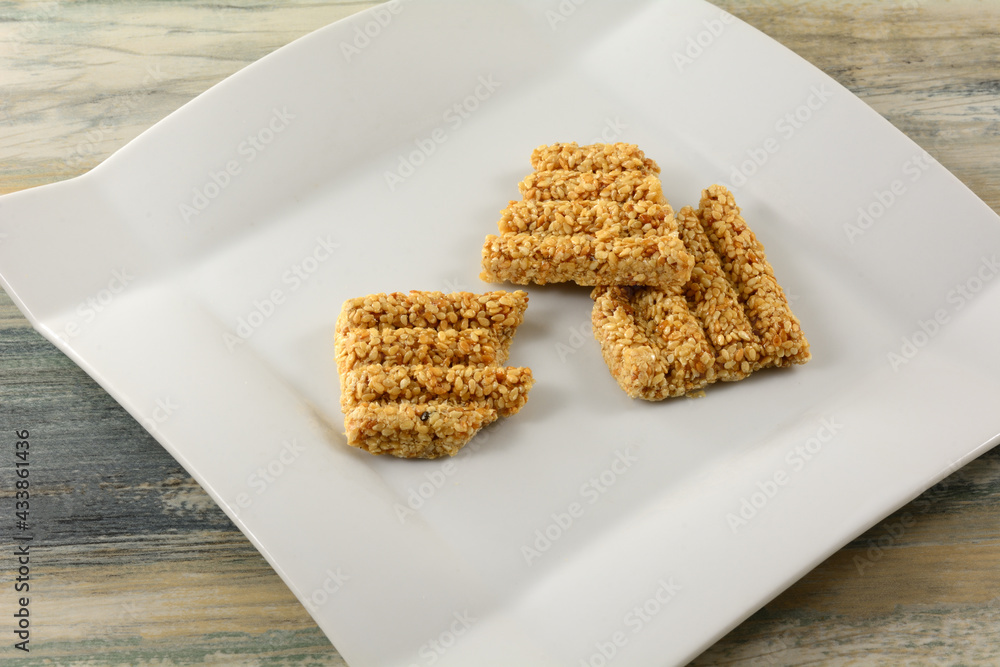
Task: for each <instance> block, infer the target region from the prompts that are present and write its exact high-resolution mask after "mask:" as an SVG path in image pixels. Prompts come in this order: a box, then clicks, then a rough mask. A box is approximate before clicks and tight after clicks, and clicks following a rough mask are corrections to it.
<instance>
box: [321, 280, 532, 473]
mask: <svg viewBox="0 0 1000 667" xmlns="http://www.w3.org/2000/svg"><path fill="white" fill-rule="evenodd" d="M527 304H528V296H527V294H525V293H524V292H521V291H518V292H512V293H508V292H489V293H486V294H471V293H468V292H458V293H453V294H443V293H441V292H418V291H413V292H409V293H407V294H403V293H393V294H374V295H370V296H366V297H361V298H357V299H350V300H348V301H347V302H345V303H344V306H343V308H342V310H341V313H340V317H339V318H338V320H337V327H336V341H335V342H336V358H337V370H338V372H339V374H340V383H341V399H340V401H341V408H342V410H343V412H344V414H345V420H344V424H345V430H346V432H347V440H348V444H350V445H352V446H355V447H359V448H361V449H365V450H367V451H369V452H371V453H373V454H390V455H392V456H397V457H402V458H437V457H440V456H453V455H454V454H456V453H457V452H458V451H459V450H460V449H461V448H462V447H463V446H464V445H465V444H466V443H467V442H468V441H469V440H470V439H472V437H473V436H474V435H475V434H476V433H477V432H478V431H479V430H480V429H481V428H482V427H483V426H485V425H487V424H489V423H491V422H493V421H496V419H497V418H499V417H506V416H510V415H513V414H515V413H516V412H517V411H518V410H520V409H521V407H523V406H524V404H525V402H526V401H527V399H528V392H529V390H530V389H531V386H532V384H533V377H532V374H531V371H530V369H527V368H513V367H505V366H502V365H501V364H502V363H504V362H505V361H506V359H507V357H508V353H509V350H510V344H511V341H512V339H513V336H514V332H515V330H516V329H517V327H518V326H519V325H520V324H521V322H522V321H523V320H524V312H525V309H526V308H527Z"/></svg>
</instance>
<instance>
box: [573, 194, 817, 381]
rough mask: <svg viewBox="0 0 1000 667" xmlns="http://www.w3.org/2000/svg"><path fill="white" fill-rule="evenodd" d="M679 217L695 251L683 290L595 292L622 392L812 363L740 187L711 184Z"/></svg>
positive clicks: (599, 326)
mask: <svg viewBox="0 0 1000 667" xmlns="http://www.w3.org/2000/svg"><path fill="white" fill-rule="evenodd" d="M678 221H679V226H680V236H681V238H682V239H683V241H684V244H685V245H686V246H687V248H688V250H689V251H690V252H691V253H692V254H693V255H694V257H695V267H694V270H693V271H692V274H691V280H690V281H689V282H688V283H687V284H686V285H685V286H684V287H683V288H681V289H674V290H660V289H655V288H649V287H598V288H596V289H595V290H594V291H593V294H592V297H593V299H594V311H593V324H594V335H595V337H596V338H597V340H598V341H599V342H600V344H601V350H602V354H603V355H604V358H605V361H606V362H607V364H608V367H609V368H610V370H611V373H612V375H613V376H614V377H615V379H616V380H617V381H618V383H619V385H620V386H621V387H622V389H623V390H624V391H625V392H626V393H627V394H628V395H629V396H632V397H633V398H635V397H639V398H644V399H647V400H661V399H663V398H667V397H670V396H681V395H684V394H688V393H691V392H692V391H696V390H698V389H701V388H702V387H704V386H706V385H708V384H710V383H712V382H715V381H719V380H721V381H735V380H741V379H743V378H745V377H746V376H747V375H749V374H750V373H752V372H754V371H756V370H759V369H761V368H767V367H770V366H787V365H789V364H802V363H805V362H806V361H808V360H809V358H810V353H809V343H808V342H807V341H806V339H805V336H804V335H803V334H802V330H801V327H800V325H799V321H798V320H797V319H796V318H795V316H794V315H793V314H792V312H791V309H790V307H789V305H788V300H787V299H786V298H785V295H784V292H783V291H782V289H781V286H780V285H778V283H777V281H776V280H775V278H774V271H773V269H772V268H771V265H770V264H769V263H768V262H767V258H766V257H765V255H764V247H763V245H762V244H761V243H760V241H758V240H757V237H756V236H755V235H754V233H753V231H751V230H750V228H749V227H748V226H747V224H746V221H745V220H744V219H743V217H742V215H741V214H740V210H739V208H738V207H737V206H736V203H735V201H734V199H733V196H732V193H730V192H729V191H728V190H726V189H725V188H723V187H721V186H712V187H710V188H708V189H707V190H706V191H705V192H704V193H703V194H702V199H701V203H700V207H699V208H698V210H694V209H692V208H690V207H685V208H683V209H681V211H680V212H679V213H678Z"/></svg>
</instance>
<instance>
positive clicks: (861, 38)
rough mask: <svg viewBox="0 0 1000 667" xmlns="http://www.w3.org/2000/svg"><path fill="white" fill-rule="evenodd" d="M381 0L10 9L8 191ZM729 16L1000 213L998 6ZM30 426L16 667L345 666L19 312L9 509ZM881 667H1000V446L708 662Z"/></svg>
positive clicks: (10, 408)
mask: <svg viewBox="0 0 1000 667" xmlns="http://www.w3.org/2000/svg"><path fill="white" fill-rule="evenodd" d="M539 1H549V0H539ZM606 1H607V0H606ZM551 3H552V4H553V5H555V4H557V3H556V2H555V0H551ZM373 4H377V3H372V2H346V1H345V2H319V1H310V0H285V1H284V2H281V3H277V2H267V1H265V0H202V1H199V2H184V1H182V0H126V1H122V0H90V1H88V2H35V1H32V2H24V1H11V0H0V193H7V192H13V191H16V190H21V189H23V188H28V187H32V186H37V185H42V184H44V183H51V182H53V181H58V180H62V179H65V178H69V177H72V176H76V175H79V174H82V173H84V172H85V171H87V170H88V169H90V168H92V167H93V166H94V165H96V164H98V163H99V162H101V161H102V160H103V159H104V158H106V157H107V156H109V155H110V154H111V153H112V152H114V151H115V150H116V149H118V148H119V147H121V146H122V145H124V144H125V143H126V142H128V141H129V140H130V139H132V138H133V137H135V136H136V135H137V134H138V133H139V132H141V131H142V130H143V129H145V128H147V127H148V126H150V125H152V124H153V123H155V122H156V121H158V120H159V119H161V118H162V117H164V116H165V115H167V114H168V113H169V112H171V111H173V110H174V109H176V108H177V107H179V106H180V105H181V104H183V103H184V102H186V101H187V100H189V99H191V98H192V97H194V96H195V95H197V94H199V93H201V92H202V91H204V90H205V89H206V88H208V87H209V86H211V85H212V84H214V83H216V82H217V81H219V80H221V79H223V78H225V77H226V76H228V75H230V74H232V73H233V72H235V71H237V70H238V69H240V68H241V67H243V66H245V65H247V64H248V63H250V62H252V61H254V60H256V59H258V58H260V57H261V56H263V55H265V54H267V53H268V52H270V51H272V50H274V49H275V48H277V47H279V46H281V45H283V44H285V43H287V42H289V41H291V40H293V39H295V38H296V37H299V36H301V35H303V34H306V33H308V32H310V31H312V30H314V29H316V28H319V27H321V26H323V25H326V24H327V23H330V22H332V21H335V20H337V19H340V18H342V17H344V16H347V15H349V14H351V13H353V12H356V11H359V10H361V9H364V8H366V7H369V6H371V5H373ZM719 4H720V5H721V6H722V7H724V8H725V9H727V10H728V11H730V12H731V13H732V14H734V15H736V16H737V17H739V18H741V19H743V20H745V21H747V22H749V23H750V24H752V25H754V26H756V27H758V28H760V29H761V30H763V31H764V32H765V33H767V34H769V35H771V36H772V37H774V38H775V39H777V40H779V41H780V42H782V43H784V44H786V45H787V46H789V47H790V48H791V49H793V50H794V51H796V52H797V53H799V54H800V55H802V56H803V57H805V58H806V59H807V60H809V61H811V62H812V63H814V64H815V65H817V66H818V67H820V68H821V69H822V70H824V71H825V72H827V73H828V74H830V75H831V76H832V77H833V78H835V79H836V80H838V81H840V82H841V83H843V84H844V85H845V86H847V87H848V88H849V89H851V90H852V91H853V92H855V93H856V94H857V95H859V96H860V97H861V98H862V99H864V100H865V101H866V102H868V104H870V105H871V106H872V107H874V108H875V109H876V110H877V111H878V112H879V113H881V114H883V115H884V116H885V117H886V118H888V119H889V120H890V121H891V122H892V123H893V124H895V125H896V126H897V127H899V128H900V129H901V130H903V131H904V132H905V133H907V134H908V135H909V136H910V137H911V138H913V139H914V140H915V141H916V142H917V143H919V144H920V145H922V146H923V147H924V148H925V149H926V150H927V151H928V152H929V153H930V154H931V155H933V156H934V157H935V158H936V159H937V160H938V161H940V162H941V163H942V164H943V165H944V166H945V167H946V168H948V169H950V170H951V171H952V172H954V173H955V174H956V175H957V176H958V177H959V178H960V179H961V180H962V181H964V182H965V183H966V184H967V185H968V186H969V187H970V188H971V189H972V190H973V191H974V192H975V193H976V194H978V195H979V196H980V197H981V198H983V199H984V200H985V201H986V203H987V204H989V205H990V206H991V207H992V208H993V209H994V210H995V211H1000V3H998V2H996V1H995V0H992V1H985V0H983V1H978V2H977V1H973V0H954V1H951V2H948V1H944V0H898V1H892V2H889V1H885V2H876V1H873V0H865V1H862V2H851V3H843V2H832V1H829V0H819V1H813V2H791V1H780V0H769V1H766V2H761V1H760V0H755V1H753V2H751V1H750V0H724V1H723V2H720V3H719ZM942 223H943V224H945V225H946V224H947V221H942ZM998 413H1000V406H998ZM15 429H30V431H31V433H32V434H33V437H37V438H38V439H39V440H40V441H44V442H45V443H46V445H45V447H38V448H36V449H34V450H32V451H33V452H34V454H33V455H34V456H35V458H34V459H33V463H32V465H33V466H34V468H33V475H34V478H33V479H35V480H36V484H37V489H38V490H39V491H38V492H39V493H40V494H42V495H40V496H37V499H36V503H35V504H33V505H32V508H33V511H34V513H33V518H34V520H35V521H36V529H35V535H36V539H37V540H38V543H39V545H40V546H41V545H44V546H43V547H41V548H39V549H37V550H36V551H35V553H34V555H33V561H32V574H31V576H32V578H33V583H32V588H31V591H32V595H33V598H32V603H31V604H32V607H31V614H32V619H33V625H32V635H31V644H30V647H31V649H32V650H31V652H30V654H23V653H21V652H20V651H17V650H15V649H14V648H13V643H14V641H15V640H14V638H13V634H12V633H11V629H12V622H11V618H12V616H11V614H12V613H13V611H14V604H15V596H14V593H13V591H12V587H11V579H12V578H13V574H12V572H13V571H14V566H13V565H12V563H13V557H12V553H13V551H14V549H13V547H12V546H11V545H12V544H13V542H12V541H11V536H10V531H11V528H10V527H9V526H8V525H7V524H8V522H7V520H6V519H5V520H4V522H3V523H4V525H3V531H4V532H3V533H2V535H3V538H2V541H3V545H2V548H3V551H4V555H3V558H2V559H0V562H2V563H3V566H2V573H0V581H2V582H3V586H2V590H3V591H4V593H3V594H2V595H0V611H2V613H0V617H2V618H4V619H7V620H5V621H3V622H2V623H0V628H2V630H3V632H2V634H0V636H2V637H3V642H2V646H0V661H3V663H4V664H7V662H8V661H10V662H11V663H12V664H24V665H36V664H37V665H43V664H44V665H53V664H54V665H68V664H73V665H105V664H107V665H149V666H152V665H171V666H173V665H201V664H212V665H228V664H233V665H342V664H344V662H343V660H342V659H341V658H340V656H339V655H338V654H337V651H336V649H335V648H334V647H333V646H331V645H330V643H329V641H328V640H327V639H326V638H325V636H324V635H323V634H322V633H321V632H320V631H319V629H318V628H317V627H316V625H315V623H313V621H312V620H311V619H310V618H309V616H308V615H307V614H306V612H305V610H304V609H303V607H302V606H301V605H300V604H299V603H298V602H297V601H296V600H295V598H294V597H293V596H292V594H291V593H290V592H289V591H288V589H287V588H286V587H285V586H284V584H283V583H282V582H281V581H280V580H279V578H278V576H277V575H276V574H275V573H274V572H273V571H272V570H271V568H270V567H269V566H268V565H267V563H265V561H264V559H263V558H262V557H261V556H260V555H259V554H258V553H257V552H256V550H255V549H254V548H253V546H251V544H250V543H249V542H248V541H247V539H246V538H245V537H244V536H243V535H242V534H241V533H240V532H239V531H238V530H236V528H235V527H234V526H233V525H232V523H231V522H230V521H229V519H228V518H227V517H226V516H225V515H224V514H223V513H222V511H221V510H220V509H218V508H217V507H216V506H215V505H214V503H213V502H212V501H211V500H210V499H209V497H208V496H207V495H206V494H205V493H204V492H203V491H202V490H201V488H200V487H199V486H198V485H197V484H196V483H195V482H194V481H192V479H191V478H190V477H189V476H188V475H187V474H186V473H185V472H184V470H183V469H182V468H181V467H180V465H178V464H177V463H176V462H175V461H174V460H173V459H172V458H171V457H170V456H169V455H168V454H167V453H166V452H165V451H164V450H163V449H162V448H161V447H160V446H159V445H158V444H157V443H156V442H155V441H154V440H153V439H152V437H150V436H149V435H148V434H147V433H146V432H145V431H144V430H143V428H142V427H141V426H140V425H139V424H137V423H136V422H135V421H134V420H133V419H132V418H131V417H130V416H129V415H128V414H126V413H125V411H124V410H122V409H121V408H120V407H119V406H118V404H117V403H115V401H114V400H112V399H111V398H110V397H109V396H108V395H107V394H106V393H105V392H104V391H103V390H102V389H100V388H99V387H98V386H97V385H96V384H95V383H94V382H93V381H92V380H91V379H90V378H89V377H88V376H87V375H86V374H84V372H83V371H82V370H80V369H79V368H78V367H76V366H75V365H74V364H73V363H72V362H71V361H70V360H69V359H68V358H66V357H65V356H63V355H62V354H61V353H59V352H58V351H57V350H56V349H55V348H54V347H53V346H52V345H50V344H49V343H48V342H47V341H45V340H44V339H43V338H42V337H41V336H40V335H38V334H37V333H35V332H34V331H33V330H32V329H31V327H30V326H29V325H28V323H27V322H26V321H25V319H24V318H23V317H22V316H21V314H20V313H19V312H18V311H17V309H16V308H15V307H14V306H13V305H12V304H11V302H10V300H9V299H8V298H7V296H6V295H5V294H2V293H0V432H2V434H3V437H2V442H3V443H4V444H3V446H2V447H3V449H2V451H3V456H2V463H0V468H2V475H3V477H2V479H3V486H2V487H0V492H2V495H3V498H4V503H3V507H5V508H7V507H9V506H10V505H11V502H12V495H13V489H12V481H13V479H14V477H13V470H12V469H13V461H12V459H13V457H12V456H11V455H10V448H9V447H8V446H7V444H8V442H9V441H10V439H11V435H12V433H13V431H14V430H15ZM845 493H850V489H845ZM15 658H16V663H15V662H14V659H15ZM876 662H877V663H883V664H903V663H909V664H947V665H971V664H983V665H997V664H1000V449H997V450H994V451H993V452H990V453H987V454H985V455H984V456H982V457H981V458H980V459H979V460H977V461H974V462H973V463H971V464H969V465H968V466H966V467H965V468H963V469H961V470H959V471H957V472H955V473H954V474H953V475H952V476H951V477H949V478H947V479H946V480H944V481H943V482H941V483H940V484H938V485H937V486H935V487H933V488H931V489H930V490H929V491H927V492H926V493H924V494H923V495H922V496H921V497H919V498H918V499H917V500H915V501H913V502H912V503H910V504H909V505H907V506H906V507H904V508H903V509H901V510H900V511H898V512H896V513H895V514H893V515H892V516H891V517H889V518H888V519H886V521H885V522H884V523H880V524H879V525H878V526H875V527H873V528H872V529H871V530H869V531H868V532H866V533H864V534H863V535H861V536H860V537H858V538H857V539H855V540H854V541H853V542H851V543H850V544H849V545H847V546H846V547H844V549H842V550H841V551H839V552H838V553H836V554H835V555H833V556H832V557H831V558H829V559H828V560H827V561H826V562H824V563H822V564H821V565H820V566H819V567H817V568H816V569H815V570H814V571H812V572H811V573H809V574H808V575H806V576H805V577H804V578H803V579H802V580H801V581H800V582H799V583H797V584H795V585H794V586H792V587H791V588H790V589H789V590H787V591H786V592H784V593H783V594H781V595H780V596H778V597H777V598H776V599H775V600H774V601H772V602H771V603H770V604H768V605H767V606H766V607H764V608H763V609H762V610H760V611H759V612H758V613H756V614H754V615H753V616H752V617H751V618H749V619H748V620H747V621H746V622H744V623H743V624H742V625H740V626H739V627H738V628H736V629H735V630H733V631H732V632H731V633H730V634H729V635H728V636H726V637H725V638H723V639H722V640H721V641H719V643H718V644H716V645H715V646H713V647H712V648H710V649H709V650H708V651H707V652H706V653H705V654H704V655H702V656H701V657H700V658H699V659H698V660H696V661H695V663H694V664H697V665H717V664H724V665H770V664H775V665H806V664H871V663H876Z"/></svg>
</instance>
